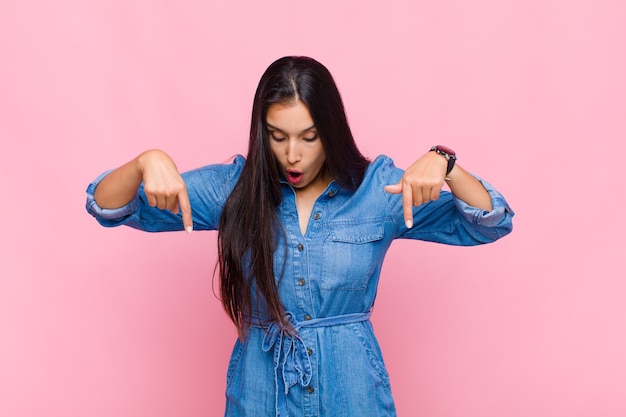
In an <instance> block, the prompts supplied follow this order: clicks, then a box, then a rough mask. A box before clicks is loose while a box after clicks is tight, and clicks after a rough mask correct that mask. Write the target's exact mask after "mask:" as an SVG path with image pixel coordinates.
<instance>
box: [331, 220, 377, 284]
mask: <svg viewBox="0 0 626 417" xmlns="http://www.w3.org/2000/svg"><path fill="white" fill-rule="evenodd" d="M383 235H384V228H383V225H382V224H380V223H367V224H358V225H340V226H334V227H332V228H331V232H330V235H329V236H328V238H327V240H326V241H325V242H324V247H323V252H322V253H323V257H324V258H323V259H322V262H323V267H322V271H323V272H322V278H321V280H320V288H321V289H322V290H365V289H366V288H367V283H368V282H369V279H370V277H371V276H372V274H373V273H374V271H375V270H376V268H377V266H378V263H379V258H380V256H379V255H380V254H381V253H383V252H384V250H383V249H382V239H383Z"/></svg>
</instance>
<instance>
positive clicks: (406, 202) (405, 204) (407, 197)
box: [402, 184, 413, 229]
mask: <svg viewBox="0 0 626 417" xmlns="http://www.w3.org/2000/svg"><path fill="white" fill-rule="evenodd" d="M402 211H403V212H404V224H405V225H406V227H407V228H408V229H410V228H412V227H413V189H412V188H411V186H410V185H409V184H403V186H402Z"/></svg>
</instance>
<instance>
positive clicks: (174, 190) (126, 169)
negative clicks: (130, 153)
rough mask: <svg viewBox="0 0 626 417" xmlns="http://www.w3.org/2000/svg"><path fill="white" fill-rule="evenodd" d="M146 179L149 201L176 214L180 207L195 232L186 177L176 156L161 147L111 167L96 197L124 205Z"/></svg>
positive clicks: (102, 202)
mask: <svg viewBox="0 0 626 417" xmlns="http://www.w3.org/2000/svg"><path fill="white" fill-rule="evenodd" d="M142 182H143V184H144V192H145V194H146V198H147V201H148V204H149V205H150V206H152V207H158V208H159V209H161V210H164V209H167V210H170V211H171V212H173V213H175V214H176V213H178V210H179V209H180V211H181V214H182V218H183V225H184V227H185V230H186V231H187V232H188V233H191V231H192V230H193V225H192V217H191V205H190V203H189V196H188V195H187V187H186V185H185V181H184V180H183V178H182V177H181V175H180V173H179V172H178V168H176V164H175V163H174V161H173V160H172V158H170V156H169V155H167V154H166V153H165V152H163V151H161V150H157V149H154V150H149V151H146V152H143V153H141V154H140V155H139V156H137V157H136V158H135V159H133V160H131V161H130V162H128V163H126V164H124V165H122V166H120V167H119V168H117V169H115V170H113V171H111V173H109V174H108V175H107V176H106V177H105V178H104V179H103V180H102V181H101V182H100V184H98V187H97V188H96V190H95V192H94V199H95V201H96V203H97V204H98V206H100V207H101V208H104V209H107V208H108V209H114V208H118V207H122V206H124V205H125V204H128V203H129V202H130V201H131V200H132V199H133V198H134V197H135V195H136V193H137V190H138V188H139V186H140V185H141V183H142Z"/></svg>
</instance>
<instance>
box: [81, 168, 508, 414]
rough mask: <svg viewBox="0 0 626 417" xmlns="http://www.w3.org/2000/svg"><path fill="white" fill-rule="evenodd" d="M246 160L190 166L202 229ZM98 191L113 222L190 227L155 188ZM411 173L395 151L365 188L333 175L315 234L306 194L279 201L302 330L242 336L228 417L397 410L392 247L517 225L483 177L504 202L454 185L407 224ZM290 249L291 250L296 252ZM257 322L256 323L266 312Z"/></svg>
mask: <svg viewBox="0 0 626 417" xmlns="http://www.w3.org/2000/svg"><path fill="white" fill-rule="evenodd" d="M244 163H245V160H244V158H243V157H241V156H238V157H236V158H235V159H234V161H233V163H232V164H221V165H209V166H206V167H203V168H200V169H196V170H193V171H190V172H187V173H184V174H183V178H184V179H185V182H186V184H187V188H188V193H189V198H190V201H191V206H192V210H193V222H194V229H195V230H216V229H217V228H218V225H219V219H220V214H221V210H222V207H223V206H224V203H225V201H226V199H227V198H228V196H229V193H230V192H231V190H232V189H233V187H234V185H235V183H236V182H237V180H238V178H239V174H240V172H241V169H242V167H243V165H244ZM105 175H106V173H104V174H102V175H101V176H100V177H98V178H97V179H96V180H95V181H94V182H93V183H92V184H90V185H89V187H88V189H87V194H88V197H87V210H88V211H89V212H90V213H91V214H92V215H93V216H95V217H96V219H97V220H98V222H100V224H102V225H104V226H109V227H110V226H117V225H121V224H125V225H127V226H130V227H134V228H137V229H141V230H145V231H150V232H160V231H173V230H183V225H182V220H181V218H180V216H179V215H174V214H172V213H170V212H168V211H162V210H158V209H155V208H152V207H150V206H149V205H148V204H147V201H146V199H145V195H144V193H143V190H142V189H140V190H139V192H138V193H137V196H136V197H135V198H134V199H133V200H132V201H131V202H130V203H129V204H128V205H127V206H125V207H122V208H119V209H115V210H107V209H102V208H100V207H98V205H97V204H96V203H95V201H94V199H93V192H94V190H95V188H96V186H97V184H98V183H99V182H100V180H101V179H102V178H103V177H104V176H105ZM402 175H403V170H401V169H399V168H396V167H395V166H394V164H393V161H392V160H391V159H390V158H388V157H385V156H379V157H378V158H376V160H374V161H373V162H372V163H371V164H370V166H369V168H368V170H367V172H366V174H365V178H364V180H363V183H362V184H361V186H360V187H359V188H358V189H357V190H356V191H348V190H346V189H344V188H342V187H340V186H339V185H338V184H337V183H335V182H331V183H330V184H329V185H328V187H327V189H326V190H325V191H324V193H322V194H321V195H320V196H319V198H318V199H317V201H316V202H315V205H314V206H313V211H312V213H311V217H310V219H309V222H308V227H307V230H306V234H305V235H304V236H303V235H302V233H301V231H300V226H299V222H298V214H297V211H296V196H295V192H294V190H293V189H292V188H291V186H290V185H289V184H288V183H286V182H284V183H283V184H282V189H283V201H282V203H281V204H280V207H279V208H278V214H279V218H280V220H281V222H282V225H283V228H284V232H285V240H281V241H280V242H279V245H278V247H277V250H276V252H275V256H274V265H275V270H276V271H277V272H276V279H277V282H278V289H279V294H280V297H281V300H282V302H283V305H284V307H285V310H286V311H287V315H288V317H289V319H290V320H291V322H292V323H293V326H294V327H295V329H297V333H296V334H293V335H292V334H289V333H287V332H286V331H284V330H283V329H281V328H280V327H279V326H278V325H276V324H273V323H265V322H263V320H262V319H263V317H264V312H263V311H258V312H254V315H255V316H258V317H259V318H260V319H261V323H260V324H255V325H254V326H253V327H252V328H251V329H250V333H249V337H248V338H247V339H246V340H245V341H241V340H237V341H236V342H235V346H234V348H233V353H232V356H231V359H230V363H229V366H228V371H227V375H226V383H227V384H226V399H227V401H226V411H225V416H229V417H240V416H264V417H266V416H280V417H286V416H291V417H294V416H332V417H341V416H345V417H353V416H359V417H369V416H371V417H374V416H395V415H396V413H395V407H394V402H393V398H392V395H391V388H390V384H389V376H388V374H387V371H386V368H385V364H384V362H383V357H382V355H381V352H380V348H379V346H378V343H377V341H376V337H375V336H374V332H373V329H372V325H371V322H370V320H369V317H370V312H371V309H372V306H373V304H374V299H375V297H376V289H377V286H378V279H379V277H380V271H381V267H382V264H383V259H384V257H385V253H386V252H387V249H388V248H389V246H390V245H391V242H392V241H393V240H394V239H398V238H404V239H420V240H426V241H432V242H440V243H445V244H451V245H477V244H483V243H488V242H492V241H494V240H496V239H498V238H500V237H502V236H504V235H506V234H508V233H509V232H510V231H511V229H512V223H511V219H512V216H513V212H512V210H511V209H510V208H509V206H508V204H507V203H506V201H505V199H504V198H503V197H502V195H501V194H500V193H498V192H497V191H496V190H494V189H493V187H491V186H490V185H489V184H488V183H486V182H485V181H482V180H481V182H482V184H483V185H484V186H485V188H486V189H487V191H488V192H489V194H490V196H491V200H492V205H493V209H492V210H491V211H484V210H480V209H477V208H474V207H470V206H468V205H467V204H465V203H464V202H463V201H460V200H458V199H456V198H455V197H454V196H453V195H452V194H450V193H449V192H442V194H441V197H440V198H439V199H438V200H436V201H432V202H430V203H428V204H424V205H422V206H419V207H415V208H414V212H413V216H414V221H413V223H414V226H413V228H411V229H407V228H406V226H405V224H404V219H403V212H402V201H401V200H402V199H401V195H396V194H389V193H387V192H385V191H384V189H383V187H384V186H385V185H389V184H395V183H397V182H398V181H399V180H400V178H401V177H402ZM285 253H286V257H285ZM255 321H256V320H255Z"/></svg>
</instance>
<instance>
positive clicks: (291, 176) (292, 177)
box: [287, 169, 303, 185]
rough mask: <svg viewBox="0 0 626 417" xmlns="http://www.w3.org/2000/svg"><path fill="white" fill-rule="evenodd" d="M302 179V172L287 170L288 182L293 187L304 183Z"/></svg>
mask: <svg viewBox="0 0 626 417" xmlns="http://www.w3.org/2000/svg"><path fill="white" fill-rule="evenodd" d="M302 177H303V175H302V171H298V170H296V169H288V170H287V181H289V182H290V183H291V184H293V185H296V184H298V183H299V182H300V181H302Z"/></svg>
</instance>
